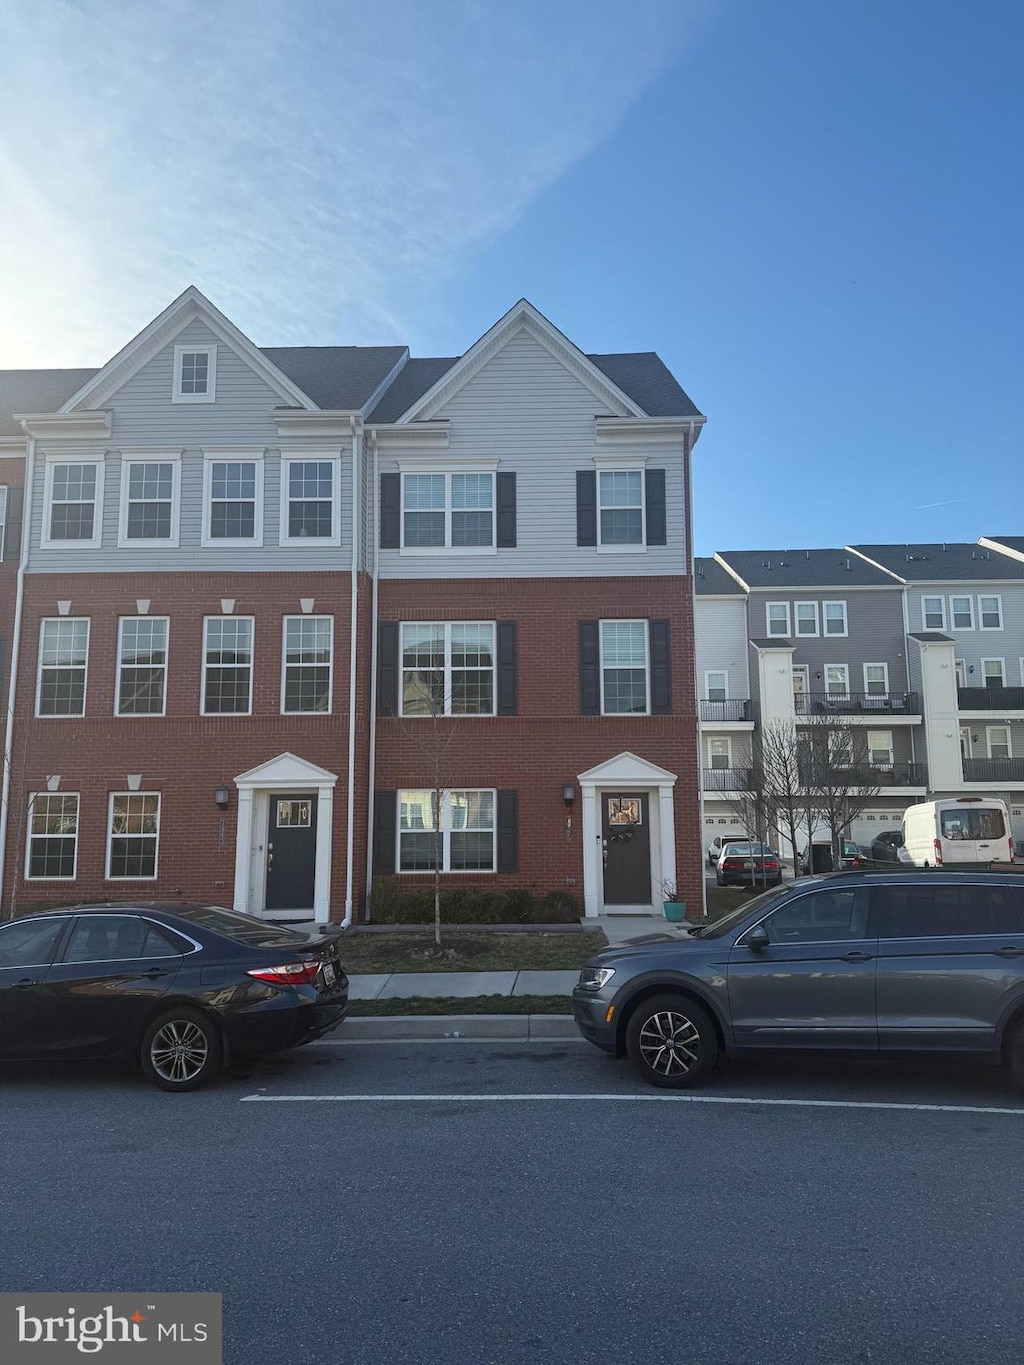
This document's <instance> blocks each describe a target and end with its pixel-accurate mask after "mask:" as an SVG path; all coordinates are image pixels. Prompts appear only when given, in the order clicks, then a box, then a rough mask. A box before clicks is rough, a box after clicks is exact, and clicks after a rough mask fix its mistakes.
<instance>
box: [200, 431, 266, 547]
mask: <svg viewBox="0 0 1024 1365" xmlns="http://www.w3.org/2000/svg"><path fill="white" fill-rule="evenodd" d="M204 486H205V487H204V495H203V534H202V543H203V545H207V546H224V547H229V546H235V545H237V546H242V545H249V546H260V545H262V544H263V456H262V454H257V453H256V452H248V453H247V454H245V455H244V456H243V455H241V454H239V455H238V456H237V457H235V458H228V457H227V456H226V455H222V454H220V453H217V454H212V453H211V452H209V451H207V452H206V459H205V461H204Z"/></svg>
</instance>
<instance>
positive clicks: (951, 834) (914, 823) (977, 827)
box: [903, 796, 1015, 867]
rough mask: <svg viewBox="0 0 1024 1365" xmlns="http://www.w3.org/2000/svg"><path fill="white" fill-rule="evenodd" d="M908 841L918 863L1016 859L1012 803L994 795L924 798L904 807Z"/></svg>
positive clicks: (910, 856)
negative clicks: (927, 799)
mask: <svg viewBox="0 0 1024 1365" xmlns="http://www.w3.org/2000/svg"><path fill="white" fill-rule="evenodd" d="M903 842H904V846H905V848H906V850H907V860H908V861H909V862H911V863H913V864H914V866H915V867H943V866H947V865H950V864H953V865H958V866H959V865H963V864H971V863H1012V862H1013V861H1014V857H1015V853H1014V846H1013V835H1012V833H1011V826H1010V812H1009V810H1008V809H1007V806H1006V802H1005V801H1000V800H999V798H998V797H994V796H958V797H953V798H950V799H947V800H944V801H921V802H919V803H918V804H917V805H914V806H908V807H907V809H906V810H905V811H904V812H903Z"/></svg>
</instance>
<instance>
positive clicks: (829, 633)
mask: <svg viewBox="0 0 1024 1365" xmlns="http://www.w3.org/2000/svg"><path fill="white" fill-rule="evenodd" d="M829 607H842V609H843V628H842V630H829V629H828V609H829ZM849 633H850V613H849V611H848V610H847V607H846V603H845V602H840V601H836V600H834V599H833V600H832V601H829V602H822V604H821V634H822V638H823V639H825V640H843V639H845V638H846V637H847V636H848V635H849Z"/></svg>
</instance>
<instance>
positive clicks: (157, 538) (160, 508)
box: [117, 452, 181, 547]
mask: <svg viewBox="0 0 1024 1365" xmlns="http://www.w3.org/2000/svg"><path fill="white" fill-rule="evenodd" d="M180 473H181V455H180V452H175V454H174V455H173V456H171V455H161V456H160V458H159V459H157V458H150V457H147V458H145V459H143V458H137V457H134V456H128V455H122V465H121V511H120V519H119V521H118V536H117V543H118V545H119V546H126V545H169V546H172V547H173V546H176V545H177V543H178V507H179V500H180V498H179V488H180Z"/></svg>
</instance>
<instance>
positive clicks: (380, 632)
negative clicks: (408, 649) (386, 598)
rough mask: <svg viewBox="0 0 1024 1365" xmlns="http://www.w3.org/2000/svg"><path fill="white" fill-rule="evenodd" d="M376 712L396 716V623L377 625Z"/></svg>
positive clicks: (380, 623)
mask: <svg viewBox="0 0 1024 1365" xmlns="http://www.w3.org/2000/svg"><path fill="white" fill-rule="evenodd" d="M377 710H378V711H379V712H380V713H381V715H382V716H397V715H398V622H397V621H378V623H377Z"/></svg>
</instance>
